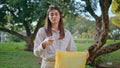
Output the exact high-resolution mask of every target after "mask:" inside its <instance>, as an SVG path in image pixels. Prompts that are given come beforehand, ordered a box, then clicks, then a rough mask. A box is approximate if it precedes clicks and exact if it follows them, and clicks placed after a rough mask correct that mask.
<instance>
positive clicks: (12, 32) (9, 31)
mask: <svg viewBox="0 0 120 68" xmlns="http://www.w3.org/2000/svg"><path fill="white" fill-rule="evenodd" d="M0 31H3V32H8V33H10V34H12V35H15V36H17V37H19V38H21V39H22V40H25V41H26V36H23V35H21V34H19V33H18V32H16V31H13V30H9V29H6V28H0Z"/></svg>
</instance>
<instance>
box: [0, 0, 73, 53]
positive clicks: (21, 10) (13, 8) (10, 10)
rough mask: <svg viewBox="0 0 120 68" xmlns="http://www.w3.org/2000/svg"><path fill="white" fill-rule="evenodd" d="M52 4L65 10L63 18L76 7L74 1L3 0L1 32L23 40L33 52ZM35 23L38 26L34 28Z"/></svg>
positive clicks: (1, 4)
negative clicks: (37, 35)
mask: <svg viewBox="0 0 120 68" xmlns="http://www.w3.org/2000/svg"><path fill="white" fill-rule="evenodd" d="M50 4H56V5H58V6H59V7H61V9H64V10H62V12H63V16H65V15H66V14H67V13H71V12H72V11H74V9H71V7H74V6H73V4H74V0H67V1H61V0H50V1H48V0H1V1H0V13H1V15H0V31H4V32H8V33H10V34H12V35H15V36H17V37H19V38H21V39H22V40H24V41H25V42H26V50H30V51H32V49H33V44H34V39H35V36H36V33H37V31H38V29H39V28H40V27H43V25H44V20H45V15H46V12H47V8H48V7H49V5H50ZM66 5H67V6H66ZM35 22H36V23H37V24H36V26H34V27H33V24H34V23H35ZM34 25H35V24H34ZM21 32H22V33H21Z"/></svg>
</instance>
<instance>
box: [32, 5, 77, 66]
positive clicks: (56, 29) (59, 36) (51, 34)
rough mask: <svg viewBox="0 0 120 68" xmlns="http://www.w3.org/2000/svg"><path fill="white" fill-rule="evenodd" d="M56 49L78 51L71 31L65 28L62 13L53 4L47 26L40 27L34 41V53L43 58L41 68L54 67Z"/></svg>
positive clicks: (49, 11) (48, 13)
mask: <svg viewBox="0 0 120 68" xmlns="http://www.w3.org/2000/svg"><path fill="white" fill-rule="evenodd" d="M56 50H63V51H77V48H76V46H75V44H74V41H73V38H72V35H71V33H70V32H69V31H68V30H67V29H65V28H64V24H63V19H62V14H61V12H60V10H59V8H58V7H56V6H54V5H51V6H49V9H48V11H47V15H46V23H45V27H42V28H40V29H39V31H38V33H37V35H36V38H35V41H34V54H35V56H38V57H41V58H42V64H41V68H54V64H55V52H56Z"/></svg>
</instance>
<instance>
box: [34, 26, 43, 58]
mask: <svg viewBox="0 0 120 68" xmlns="http://www.w3.org/2000/svg"><path fill="white" fill-rule="evenodd" d="M43 40H44V32H43V29H42V28H40V29H39V31H38V33H37V35H36V38H35V40H34V55H35V56H37V57H40V56H41V54H42V53H43V51H44V49H43V47H42V42H43Z"/></svg>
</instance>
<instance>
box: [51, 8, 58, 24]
mask: <svg viewBox="0 0 120 68" xmlns="http://www.w3.org/2000/svg"><path fill="white" fill-rule="evenodd" d="M49 19H50V21H51V23H52V24H58V23H59V21H60V13H59V12H58V10H55V9H54V10H51V11H50V12H49Z"/></svg>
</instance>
